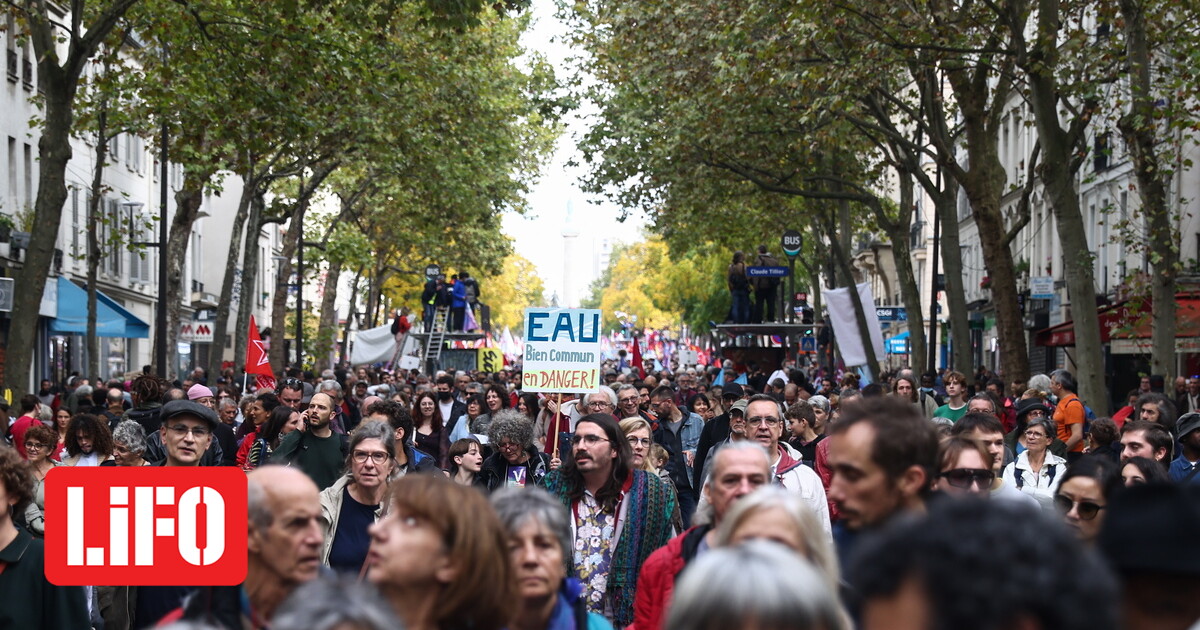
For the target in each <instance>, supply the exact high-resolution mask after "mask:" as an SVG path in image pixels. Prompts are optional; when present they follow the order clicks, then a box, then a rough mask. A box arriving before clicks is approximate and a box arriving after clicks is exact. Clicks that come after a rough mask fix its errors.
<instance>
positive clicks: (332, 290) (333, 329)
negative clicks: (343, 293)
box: [314, 262, 342, 372]
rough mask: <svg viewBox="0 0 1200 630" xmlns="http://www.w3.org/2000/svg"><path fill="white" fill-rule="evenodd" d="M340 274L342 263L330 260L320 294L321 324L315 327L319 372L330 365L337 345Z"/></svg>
mask: <svg viewBox="0 0 1200 630" xmlns="http://www.w3.org/2000/svg"><path fill="white" fill-rule="evenodd" d="M341 275H342V263H341V262H330V263H329V267H328V269H327V270H326V272H325V290H324V292H323V293H322V294H321V324H320V326H319V327H318V328H317V339H316V342H317V356H316V366H315V368H314V369H315V370H316V371H317V372H320V371H322V370H324V369H326V368H329V367H332V365H331V361H330V360H329V357H330V355H331V354H333V350H334V347H335V346H336V345H337V334H338V325H337V324H338V322H337V308H335V306H336V304H337V294H338V279H339V278H340V277H341Z"/></svg>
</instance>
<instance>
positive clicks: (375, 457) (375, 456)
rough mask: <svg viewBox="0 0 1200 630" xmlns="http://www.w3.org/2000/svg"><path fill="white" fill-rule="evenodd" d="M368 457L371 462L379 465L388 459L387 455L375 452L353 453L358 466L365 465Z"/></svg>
mask: <svg viewBox="0 0 1200 630" xmlns="http://www.w3.org/2000/svg"><path fill="white" fill-rule="evenodd" d="M368 457H369V458H371V461H373V462H375V463H376V464H380V465H382V464H383V463H384V462H386V461H387V460H388V458H389V456H388V454H387V453H382V452H380V451H375V452H373V453H368V452H366V451H354V461H355V462H358V463H359V464H365V463H367V458H368Z"/></svg>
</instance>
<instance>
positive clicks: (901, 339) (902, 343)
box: [884, 330, 908, 354]
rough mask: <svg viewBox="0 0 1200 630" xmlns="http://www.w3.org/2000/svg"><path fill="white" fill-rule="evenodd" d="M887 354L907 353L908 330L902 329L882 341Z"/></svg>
mask: <svg viewBox="0 0 1200 630" xmlns="http://www.w3.org/2000/svg"><path fill="white" fill-rule="evenodd" d="M884 347H885V349H886V350H887V353H888V354H908V331H907V330H906V331H904V332H902V333H900V334H899V335H896V336H895V337H892V338H891V339H888V340H887V342H885V343H884Z"/></svg>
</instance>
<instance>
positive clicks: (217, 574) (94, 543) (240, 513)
mask: <svg viewBox="0 0 1200 630" xmlns="http://www.w3.org/2000/svg"><path fill="white" fill-rule="evenodd" d="M45 492H46V578H47V579H48V580H50V581H51V582H52V583H54V584H58V585H85V584H122V585H123V584H129V585H148V586H149V585H175V584H184V585H189V586H192V585H195V586H201V585H205V586H207V585H212V586H224V585H234V584H241V583H242V581H243V580H244V579H245V577H246V525H247V521H246V473H244V472H242V471H241V470H240V469H238V468H231V467H186V468H176V467H161V466H144V467H136V468H129V467H116V466H114V467H108V466H104V467H88V468H73V467H65V466H63V467H58V468H54V469H52V470H51V471H50V472H49V474H47V475H46V485H45Z"/></svg>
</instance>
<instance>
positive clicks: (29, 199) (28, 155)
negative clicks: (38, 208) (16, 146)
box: [24, 144, 33, 211]
mask: <svg viewBox="0 0 1200 630" xmlns="http://www.w3.org/2000/svg"><path fill="white" fill-rule="evenodd" d="M24 166H25V206H26V207H28V208H29V209H30V210H31V211H32V209H33V147H32V146H30V145H29V144H26V145H25V164H24Z"/></svg>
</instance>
